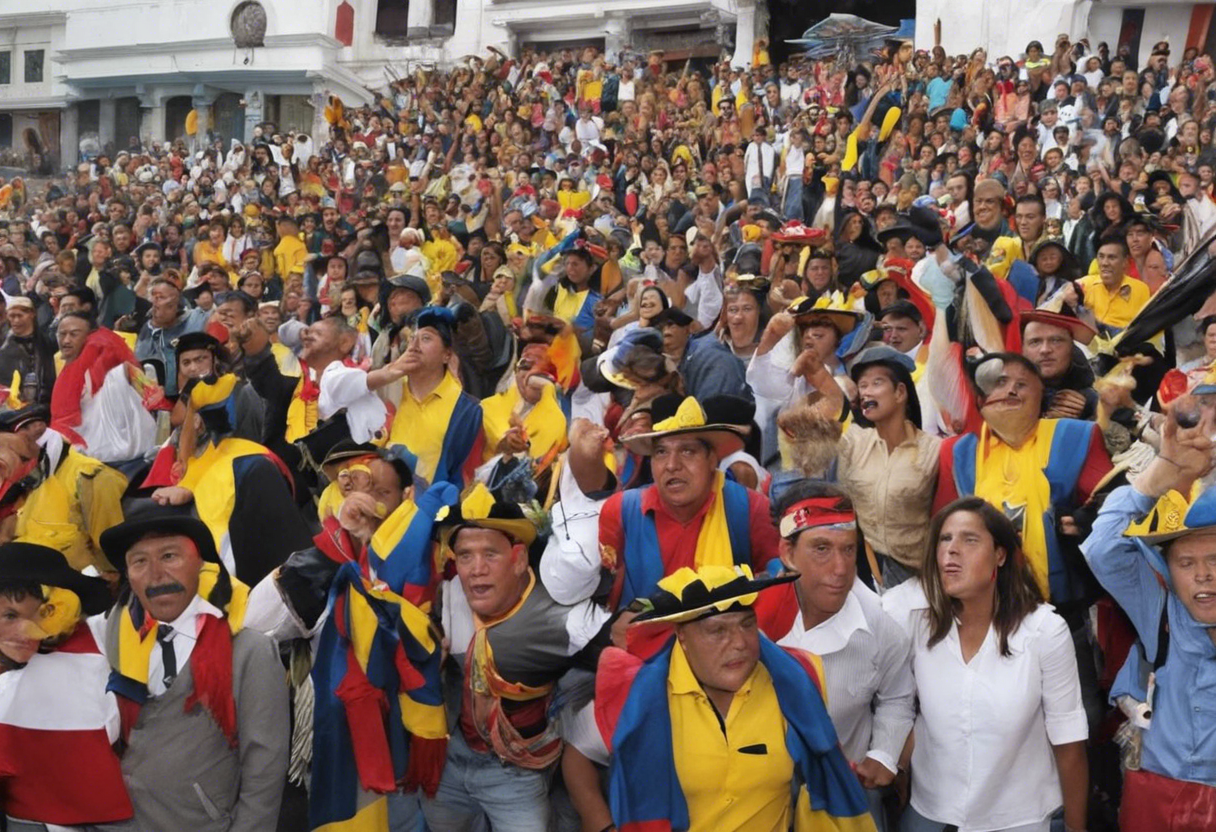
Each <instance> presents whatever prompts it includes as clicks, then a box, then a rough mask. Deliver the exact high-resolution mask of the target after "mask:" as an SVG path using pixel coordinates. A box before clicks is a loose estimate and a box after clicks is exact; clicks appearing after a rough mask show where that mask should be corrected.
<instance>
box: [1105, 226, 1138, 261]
mask: <svg viewBox="0 0 1216 832" xmlns="http://www.w3.org/2000/svg"><path fill="white" fill-rule="evenodd" d="M1123 235H1124V231H1123V229H1122V228H1119V227H1115V228H1112V229H1111V230H1110V231H1108V232H1107V233H1106V234H1103V235H1102V237H1101V238H1099V240H1098V248H1099V249H1101V248H1102V247H1103V246H1110V245H1116V246H1118V247H1119V248H1120V249H1121V250H1122V251H1123V256H1124V257H1130V256H1131V253H1132V251H1131V249H1130V248H1128V247H1127V238H1126V237H1124V236H1123Z"/></svg>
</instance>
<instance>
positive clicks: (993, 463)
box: [975, 419, 1080, 598]
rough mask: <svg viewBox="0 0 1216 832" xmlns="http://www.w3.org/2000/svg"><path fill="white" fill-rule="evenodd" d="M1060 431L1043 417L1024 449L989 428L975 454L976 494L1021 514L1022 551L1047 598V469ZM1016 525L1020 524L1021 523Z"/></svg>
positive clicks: (1049, 504) (1049, 488) (1006, 512)
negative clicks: (1044, 520) (1045, 527)
mask: <svg viewBox="0 0 1216 832" xmlns="http://www.w3.org/2000/svg"><path fill="white" fill-rule="evenodd" d="M1055 429H1056V420H1055V419H1040V420H1039V424H1038V426H1037V427H1036V428H1035V431H1034V433H1032V434H1031V435H1030V437H1029V438H1027V440H1026V441H1025V442H1024V443H1023V444H1022V446H1021V447H1020V448H1014V447H1012V446H1011V445H1009V444H1008V443H1007V442H1005V441H1004V440H1003V439H1001V438H1000V437H999V436H997V435H996V434H995V433H994V432H993V431H991V430H990V429H989V428H988V425H987V424H985V425H984V426H983V427H982V428H980V436H979V442H978V444H977V446H976V451H975V453H976V460H975V494H976V496H977V497H983V498H984V499H985V500H987V501H988V502H990V503H992V504H993V505H994V506H996V507H997V508H998V509H1000V510H1001V511H1003V512H1005V514H1007V515H1008V514H1011V513H1014V514H1016V513H1018V512H1019V511H1020V512H1021V515H1022V522H1021V526H1020V528H1019V529H1018V531H1019V532H1021V536H1022V551H1023V552H1024V553H1025V554H1026V560H1027V562H1028V563H1029V564H1030V568H1031V571H1032V572H1034V580H1035V583H1036V584H1038V586H1039V592H1040V593H1041V594H1042V596H1043V597H1044V598H1048V597H1050V592H1051V590H1050V585H1049V583H1048V577H1047V572H1048V564H1047V532H1046V530H1045V529H1044V528H1043V513H1044V512H1046V511H1047V509H1048V508H1050V507H1051V485H1050V484H1049V483H1048V482H1047V477H1046V475H1044V473H1043V471H1044V470H1045V469H1046V468H1047V460H1048V457H1049V456H1050V454H1051V438H1052V435H1053V434H1054V433H1055ZM1078 450H1080V449H1078ZM1014 525H1015V526H1018V525H1019V524H1018V522H1017V521H1016V520H1014Z"/></svg>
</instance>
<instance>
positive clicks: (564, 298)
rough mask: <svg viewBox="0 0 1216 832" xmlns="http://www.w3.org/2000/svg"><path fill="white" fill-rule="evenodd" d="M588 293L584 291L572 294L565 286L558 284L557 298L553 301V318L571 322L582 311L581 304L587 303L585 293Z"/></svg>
mask: <svg viewBox="0 0 1216 832" xmlns="http://www.w3.org/2000/svg"><path fill="white" fill-rule="evenodd" d="M590 291H591V290H590V289H584V290H582V291H581V292H572V291H571V290H569V289H567V288H566V287H565V285H563V284H561V283H558V284H557V296H556V297H555V298H554V299H553V315H554V317H557V318H561V319H562V320H563V321H567V322H570V321H573V320H574V319H575V318H577V317H578V314H579V313H580V312H582V311H583V304H584V303H586V302H587V293H588V292H590Z"/></svg>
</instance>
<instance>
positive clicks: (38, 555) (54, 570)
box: [0, 541, 113, 615]
mask: <svg viewBox="0 0 1216 832" xmlns="http://www.w3.org/2000/svg"><path fill="white" fill-rule="evenodd" d="M0 581H6V582H7V581H28V582H30V583H35V584H42V585H43V586H57V587H59V588H61V589H66V590H70V591H71V592H74V593H76V597H78V598H79V599H80V609H81V611H82V612H83V613H84V614H85V615H97V614H98V613H102V612H105V611H106V610H107V609H109V607H110V604H111V603H113V597H112V596H111V595H110V587H109V585H108V584H107V583H106V582H105V581H104V580H102V579H101V578H91V577H89V576H88V575H85V574H82V573H80V572H77V571H76V570H75V569H73V568H72V567H71V566H69V565H68V559H67V558H65V557H64V556H63V553H61V552H59V551H58V550H56V549H52V548H50V547H49V546H42V545H40V544H37V543H25V542H22V541H13V542H11V543H4V544H0Z"/></svg>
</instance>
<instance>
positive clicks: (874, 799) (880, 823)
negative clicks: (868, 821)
mask: <svg viewBox="0 0 1216 832" xmlns="http://www.w3.org/2000/svg"><path fill="white" fill-rule="evenodd" d="M882 795H883V790H882V789H866V802H867V803H869V804H870V817H872V818H874V826H875V828H876V829H877V830H878V832H887V812H886V810H885V809H884V808H883V806H882Z"/></svg>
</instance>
